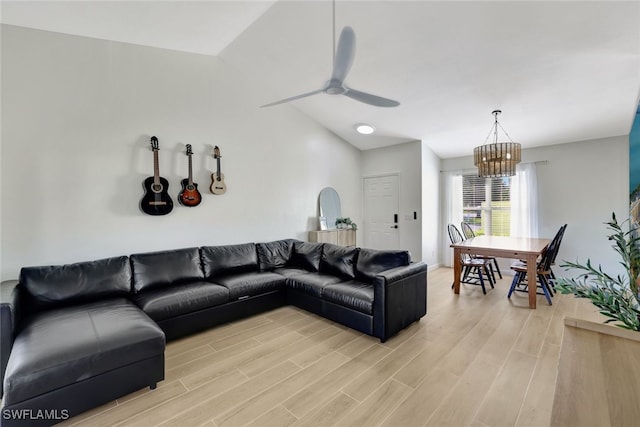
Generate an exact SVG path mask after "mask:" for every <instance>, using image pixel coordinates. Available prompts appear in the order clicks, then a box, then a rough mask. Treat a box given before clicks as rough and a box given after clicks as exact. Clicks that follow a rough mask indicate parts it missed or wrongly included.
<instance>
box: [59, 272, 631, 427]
mask: <svg viewBox="0 0 640 427" xmlns="http://www.w3.org/2000/svg"><path fill="white" fill-rule="evenodd" d="M428 276H429V278H428V281H429V286H428V294H429V298H428V314H427V315H426V316H425V317H424V318H422V319H421V320H420V321H419V322H416V323H414V324H412V325H410V326H409V327H408V328H407V329H405V330H403V331H402V332H401V333H400V334H398V335H397V336H395V337H393V338H391V339H389V340H388V341H387V342H385V343H380V341H379V340H377V339H375V338H372V337H370V336H367V335H364V334H361V333H359V332H356V331H354V330H352V329H349V328H347V327H344V326H342V325H339V324H336V323H334V322H331V321H329V320H327V319H323V318H321V317H320V316H317V315H314V314H311V313H308V312H306V311H304V310H301V309H299V308H296V307H292V306H287V307H281V308H278V309H276V310H272V311H269V312H266V313H262V314H258V315H256V316H253V317H251V318H247V319H241V320H238V321H234V322H231V323H227V324H224V325H220V326H218V327H214V328H211V329H209V330H207V331H203V332H202V333H199V334H194V335H192V336H189V337H185V338H181V339H179V340H176V341H173V342H170V343H168V345H167V350H166V353H165V355H166V371H165V381H163V382H161V383H160V384H158V388H157V389H156V390H149V389H144V390H139V391H137V392H135V393H132V394H130V395H128V396H123V397H122V398H120V399H118V400H117V401H113V402H110V403H108V404H106V405H103V406H101V407H99V408H95V409H93V410H91V411H88V412H87V413H85V414H81V415H80V416H78V417H75V418H72V419H70V420H67V421H66V422H64V423H63V425H67V426H68V425H79V426H112V425H113V426H116V425H118V426H127V427H128V426H141V427H149V426H157V425H167V426H180V427H188V426H196V425H198V426H207V427H213V426H215V427H221V426H242V425H251V426H266V427H270V426H296V427H300V426H333V425H357V426H358V427H368V426H375V425H384V426H387V427H397V426H403V427H404V426H407V427H413V426H425V425H429V426H446V425H450V426H461V425H464V426H473V427H496V426H504V425H509V426H513V425H515V426H518V427H525V426H527V427H529V426H530V427H538V426H547V425H549V423H550V421H551V413H552V412H551V411H552V406H553V397H554V391H555V387H556V380H557V379H556V373H557V369H558V360H559V357H560V346H561V344H562V338H563V331H564V317H565V316H573V317H578V318H584V319H587V320H593V321H601V320H602V316H601V315H600V314H599V313H598V311H597V309H595V308H594V307H593V306H592V305H591V304H589V303H588V302H586V301H581V300H576V299H574V298H573V297H571V296H568V295H556V296H554V297H553V305H552V306H549V305H548V304H547V302H546V300H545V299H544V297H542V296H540V297H539V298H538V309H537V310H530V309H529V308H528V300H527V296H526V295H519V294H516V295H514V296H513V297H512V298H511V299H508V298H507V297H506V294H507V290H508V288H509V284H510V277H509V276H505V278H504V279H502V280H499V281H498V283H497V284H496V287H495V289H490V290H488V291H487V294H486V295H484V294H483V293H482V291H481V289H480V288H479V287H477V286H470V285H462V286H461V291H460V294H459V295H454V294H453V291H452V290H451V281H452V276H453V271H452V270H451V269H448V268H440V269H437V270H434V271H431V272H429V275H428ZM603 345H604V344H603ZM620 357H621V360H623V361H624V362H628V361H629V360H633V357H632V356H631V355H622V356H620ZM627 359H628V360H627ZM637 366H640V365H637ZM619 368H620V369H618V370H615V369H613V370H611V372H609V373H607V374H606V375H605V374H602V375H601V376H600V377H599V378H600V381H601V384H615V383H619V382H620V381H621V380H622V379H623V378H624V372H625V371H624V369H623V368H622V367H619ZM567 369H570V367H568V368H567ZM637 369H640V367H638V368H637ZM611 417H612V418H615V414H611Z"/></svg>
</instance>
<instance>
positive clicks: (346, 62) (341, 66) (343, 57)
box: [331, 27, 356, 84]
mask: <svg viewBox="0 0 640 427" xmlns="http://www.w3.org/2000/svg"><path fill="white" fill-rule="evenodd" d="M355 55H356V34H355V33H354V32H353V28H351V27H344V28H343V29H342V32H341V33H340V39H339V40H338V48H337V49H336V56H335V61H334V63H333V73H332V74H331V80H336V81H338V82H339V83H340V84H342V82H344V79H345V78H346V77H347V73H349V70H350V69H351V65H353V58H354V57H355Z"/></svg>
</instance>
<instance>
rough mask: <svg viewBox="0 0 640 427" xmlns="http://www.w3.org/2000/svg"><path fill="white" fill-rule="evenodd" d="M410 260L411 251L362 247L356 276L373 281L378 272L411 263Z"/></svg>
mask: <svg viewBox="0 0 640 427" xmlns="http://www.w3.org/2000/svg"><path fill="white" fill-rule="evenodd" d="M410 262H411V255H410V254H409V251H379V250H375V249H364V248H362V249H360V253H359V254H358V262H357V263H356V277H357V278H358V279H359V280H363V281H367V282H371V281H373V279H374V278H375V277H376V275H377V274H378V273H381V272H383V271H386V270H389V269H392V268H396V267H401V266H403V265H409V263H410Z"/></svg>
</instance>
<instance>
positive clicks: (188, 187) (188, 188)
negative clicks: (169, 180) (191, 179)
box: [187, 185, 196, 191]
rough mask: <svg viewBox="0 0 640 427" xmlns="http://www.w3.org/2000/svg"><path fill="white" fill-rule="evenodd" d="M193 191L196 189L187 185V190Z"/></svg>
mask: <svg viewBox="0 0 640 427" xmlns="http://www.w3.org/2000/svg"><path fill="white" fill-rule="evenodd" d="M195 189H196V187H194V186H193V185H187V190H189V191H193V190H195Z"/></svg>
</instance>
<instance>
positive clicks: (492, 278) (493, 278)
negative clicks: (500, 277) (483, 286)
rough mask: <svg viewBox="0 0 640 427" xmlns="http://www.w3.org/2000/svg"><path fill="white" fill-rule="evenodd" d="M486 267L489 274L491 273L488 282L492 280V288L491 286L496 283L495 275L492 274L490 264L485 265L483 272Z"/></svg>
mask: <svg viewBox="0 0 640 427" xmlns="http://www.w3.org/2000/svg"><path fill="white" fill-rule="evenodd" d="M487 267H488V268H489V272H490V273H491V277H490V280H492V282H491V287H492V288H493V284H494V283H497V282H496V275H495V273H494V272H493V265H492V264H491V263H488V264H487V265H485V266H484V268H485V270H487Z"/></svg>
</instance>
